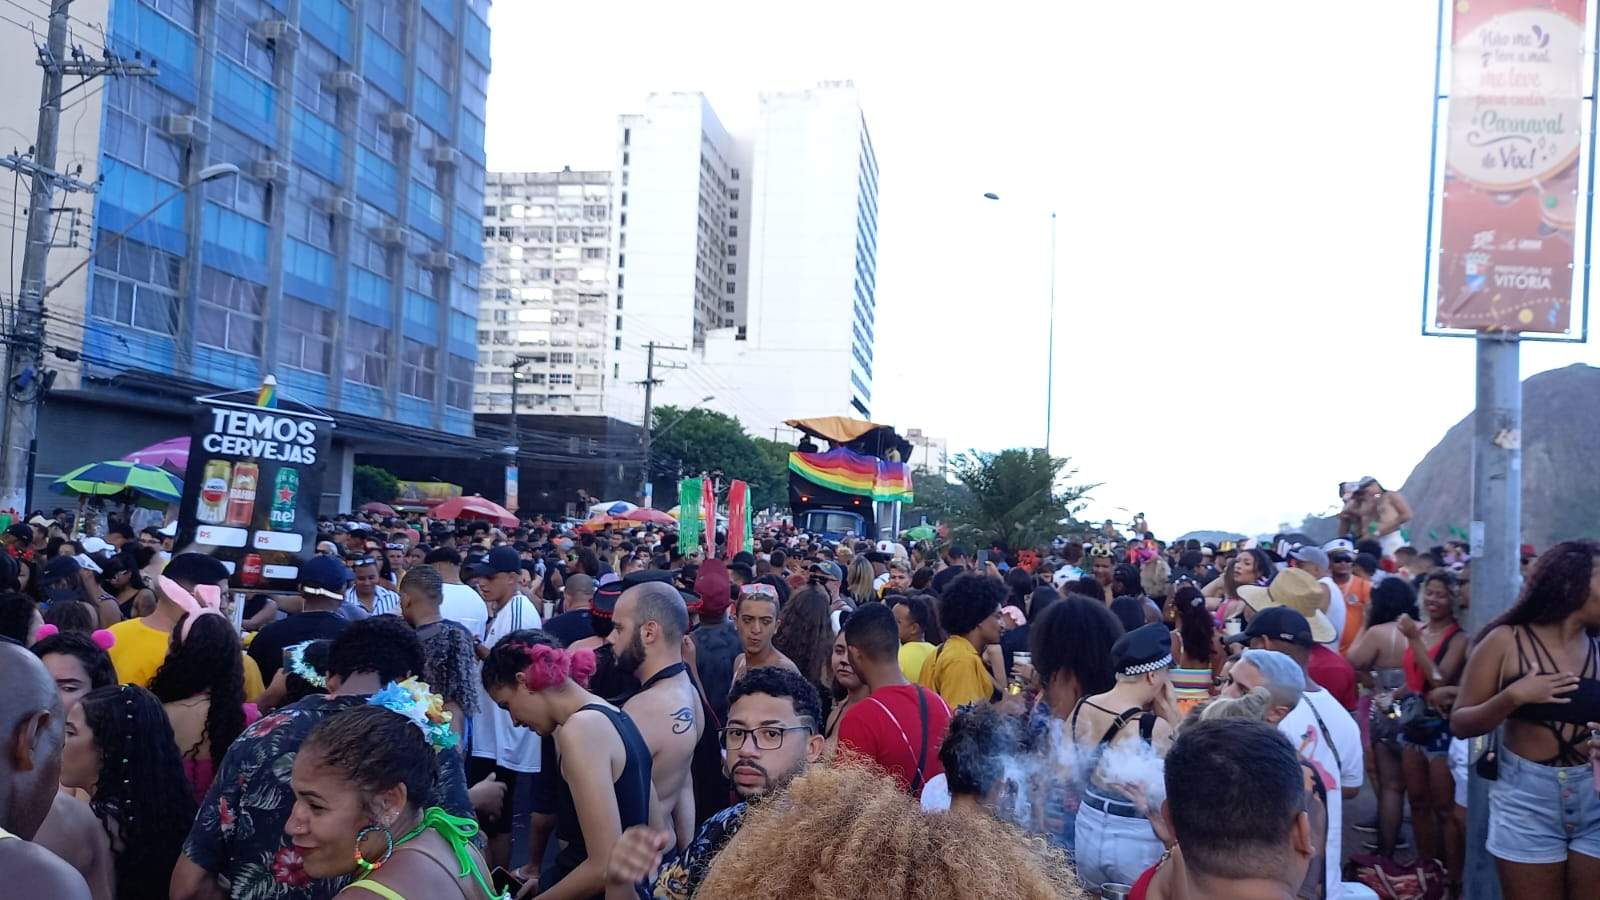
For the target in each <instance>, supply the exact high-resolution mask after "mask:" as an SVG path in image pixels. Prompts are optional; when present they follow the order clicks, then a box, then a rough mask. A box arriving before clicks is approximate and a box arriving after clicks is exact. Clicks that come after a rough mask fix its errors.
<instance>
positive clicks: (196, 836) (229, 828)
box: [183, 696, 473, 900]
mask: <svg viewBox="0 0 1600 900" xmlns="http://www.w3.org/2000/svg"><path fill="white" fill-rule="evenodd" d="M366 701H367V698H366V697H364V696H349V697H328V696H312V697H307V698H305V699H304V700H301V701H300V702H299V703H296V704H294V705H292V706H288V707H285V708H283V709H281V710H279V711H278V712H276V713H273V714H272V715H270V716H267V717H265V718H263V719H261V720H260V721H259V722H256V723H255V724H254V725H251V726H250V727H249V728H247V729H245V731H244V733H243V734H242V735H240V736H239V739H238V740H236V741H234V742H233V744H232V745H231V746H230V747H228V752H227V754H226V755H225V756H223V758H222V763H221V765H220V766H219V767H218V768H217V777H216V780H215V781H213V782H212V783H211V789H210V790H209V791H207V792H206V798H205V802H203V803H202V804H200V814H199V815H198V816H197V817H196V818H195V821H194V826H193V827H192V828H191V829H190V831H189V838H188V840H187V841H185V842H184V845H183V852H184V855H185V856H188V857H189V859H190V860H192V861H193V862H194V863H195V864H196V865H198V866H200V867H201V868H202V869H205V870H206V871H208V872H212V873H214V874H217V875H220V876H222V877H223V878H225V879H227V882H228V885H229V887H228V894H229V896H230V897H231V898H233V900H268V898H270V900H328V898H331V897H333V895H334V894H337V893H338V892H339V891H340V890H341V889H342V888H343V887H344V886H345V885H346V884H348V883H349V879H348V878H333V879H322V880H314V879H312V878H311V877H310V876H309V875H307V874H306V873H305V870H304V868H303V867H302V863H301V859H300V854H299V853H298V852H297V851H296V850H295V848H294V845H293V843H292V842H291V841H290V839H289V837H288V835H286V834H284V826H285V825H286V824H287V823H288V821H289V812H290V810H291V809H292V808H293V807H294V793H293V792H292V791H290V789H289V775H290V773H291V772H292V770H293V769H294V756H295V752H296V751H297V750H299V749H300V744H301V743H302V742H303V741H304V740H305V739H306V736H307V735H308V734H310V733H311V729H312V728H313V727H315V726H316V724H317V723H318V722H321V721H322V720H323V719H324V718H326V717H328V716H330V715H332V714H333V713H336V712H339V711H340V710H344V709H350V708H351V707H355V706H360V705H362V704H363V703H365V702H366ZM423 805H424V806H441V807H443V808H444V809H445V810H446V811H447V812H449V813H452V814H454V815H458V816H471V815H472V814H473V812H472V803H471V801H470V800H468V798H467V783H466V773H465V772H464V771H463V769H462V764H461V757H460V755H459V754H457V753H456V752H455V751H454V750H442V751H440V752H439V778H438V780H437V782H436V783H435V785H434V791H433V796H431V797H429V798H428V802H427V803H425V804H423Z"/></svg>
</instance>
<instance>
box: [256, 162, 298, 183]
mask: <svg viewBox="0 0 1600 900" xmlns="http://www.w3.org/2000/svg"><path fill="white" fill-rule="evenodd" d="M250 174H251V175H253V176H255V178H256V179H257V180H258V181H270V182H272V183H274V184H283V183H285V182H287V181H288V180H289V164H288V163H286V162H282V161H279V160H276V159H258V160H256V161H255V162H253V163H251V164H250Z"/></svg>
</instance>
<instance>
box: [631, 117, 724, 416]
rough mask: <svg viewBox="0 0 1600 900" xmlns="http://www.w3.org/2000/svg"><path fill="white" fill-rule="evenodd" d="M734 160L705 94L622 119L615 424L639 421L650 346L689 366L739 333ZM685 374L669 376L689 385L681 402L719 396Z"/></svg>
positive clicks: (669, 361) (662, 358)
mask: <svg viewBox="0 0 1600 900" xmlns="http://www.w3.org/2000/svg"><path fill="white" fill-rule="evenodd" d="M740 153H741V151H740V148H739V145H738V143H737V142H736V141H735V140H734V139H733V138H732V137H730V136H729V134H728V132H727V131H726V130H725V129H724V128H723V126H722V123H721V121H719V120H718V119H717V115H716V113H714V112H713V111H712V110H711V106H710V104H709V103H707V102H706V99H705V97H704V96H703V95H701V94H653V95H651V96H650V98H649V100H648V101H647V102H646V104H645V111H644V112H643V113H640V114H637V115H624V116H621V117H620V118H619V120H618V125H617V168H616V175H615V179H614V183H613V193H614V196H615V197H616V204H615V215H614V216H613V220H612V221H613V227H614V233H615V245H614V246H615V248H616V278H615V280H614V282H613V286H614V287H615V290H616V293H615V303H614V305H613V308H612V315H613V317H614V319H615V321H614V325H615V328H614V331H613V334H612V339H611V345H610V352H611V363H612V372H613V375H614V376H615V377H614V378H613V380H612V385H611V388H610V391H609V394H610V397H611V398H612V399H613V404H612V410H613V414H614V415H616V416H618V417H619V418H623V419H626V420H628V421H634V422H637V421H640V420H641V419H642V418H643V414H644V400H643V398H644V392H643V388H642V385H641V382H643V380H644V379H645V377H646V357H647V352H648V351H647V345H648V344H650V343H656V344H659V345H665V346H676V347H681V348H683V349H682V350H661V351H658V352H657V354H656V359H657V360H658V361H659V362H661V363H663V364H664V365H665V366H672V365H682V364H688V365H690V366H692V367H694V366H697V364H696V363H694V362H693V358H694V357H695V356H697V355H698V353H699V351H700V350H701V349H702V348H703V347H704V346H705V343H706V339H707V336H708V335H709V334H712V333H713V332H715V331H717V330H718V329H726V330H729V331H730V332H731V331H732V330H733V329H735V328H736V327H737V326H738V325H740V324H742V323H741V321H740V318H739V315H740V312H741V310H742V306H743V301H744V294H743V290H742V288H743V284H744V277H743V269H744V265H745V262H744V260H745V259H747V258H748V251H747V248H748V245H749V244H748V242H749V238H748V229H743V228H741V227H740V226H741V225H742V224H743V221H744V219H743V217H744V216H746V215H747V214H748V209H749V200H748V196H747V194H746V192H745V191H744V180H743V179H744V173H743V171H742V169H743V165H742V163H741V156H740ZM686 371H689V370H679V371H674V372H671V373H670V374H672V375H673V380H674V381H676V382H681V383H684V384H685V390H684V391H683V393H682V394H681V395H676V394H675V396H681V397H682V398H686V399H680V400H678V401H677V402H680V403H687V404H688V405H698V401H699V399H700V398H702V397H705V396H707V395H715V394H717V393H718V391H715V390H710V389H708V388H707V387H705V386H704V385H702V386H701V387H698V388H690V387H687V384H688V383H690V382H691V381H693V380H694V379H695V376H694V375H686V374H685V372H686ZM664 372H665V369H664V368H663V369H661V370H658V371H657V373H656V374H657V377H661V376H662V374H663V373H664ZM659 402H673V401H670V400H662V401H659Z"/></svg>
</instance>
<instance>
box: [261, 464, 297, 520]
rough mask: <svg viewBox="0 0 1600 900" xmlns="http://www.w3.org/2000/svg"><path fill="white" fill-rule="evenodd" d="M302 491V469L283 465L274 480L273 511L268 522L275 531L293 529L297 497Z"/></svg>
mask: <svg viewBox="0 0 1600 900" xmlns="http://www.w3.org/2000/svg"><path fill="white" fill-rule="evenodd" d="M299 493H300V470H299V469H296V468H295V467H293V466H283V467H281V468H279V469H278V474H277V476H276V477H274V478H273V481H272V513H271V515H270V516H269V517H268V520H267V524H268V527H270V528H271V529H272V530H273V531H293V530H294V520H295V497H296V495H298V494H299Z"/></svg>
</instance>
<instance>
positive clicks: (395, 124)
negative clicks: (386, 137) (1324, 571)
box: [383, 112, 417, 134]
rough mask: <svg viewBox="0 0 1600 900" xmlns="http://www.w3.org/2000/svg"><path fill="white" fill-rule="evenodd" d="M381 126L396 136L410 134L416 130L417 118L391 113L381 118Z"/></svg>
mask: <svg viewBox="0 0 1600 900" xmlns="http://www.w3.org/2000/svg"><path fill="white" fill-rule="evenodd" d="M383 126H384V127H385V128H387V129H389V130H390V131H393V132H395V133H396V134H411V133H413V132H415V131H416V130H417V117H416V116H413V115H412V114H410V113H405V112H392V113H389V114H388V115H385V116H384V117H383Z"/></svg>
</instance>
